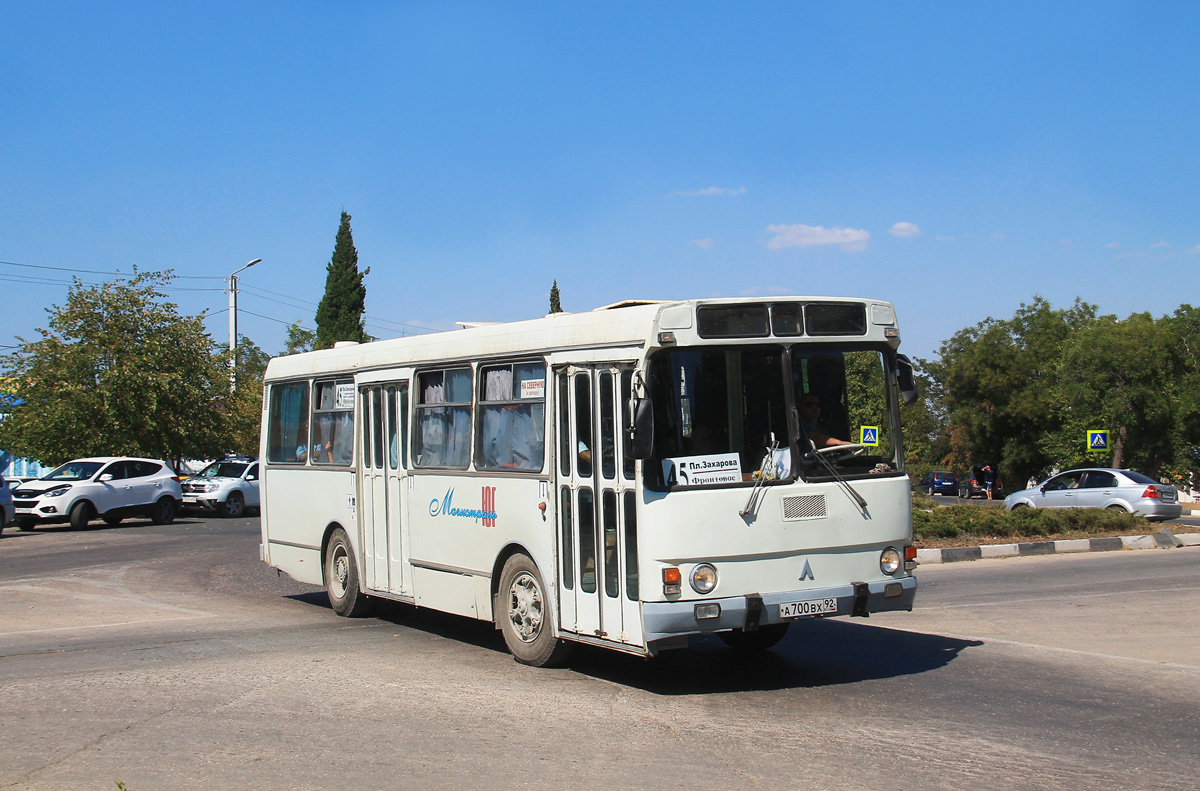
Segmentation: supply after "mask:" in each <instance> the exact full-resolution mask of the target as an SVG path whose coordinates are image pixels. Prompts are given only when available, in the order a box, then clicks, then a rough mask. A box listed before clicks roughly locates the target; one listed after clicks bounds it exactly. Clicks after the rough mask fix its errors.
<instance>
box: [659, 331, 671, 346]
mask: <svg viewBox="0 0 1200 791" xmlns="http://www.w3.org/2000/svg"><path fill="white" fill-rule="evenodd" d="M658 342H659V343H660V344H662V345H663V346H666V345H667V344H668V343H674V342H675V333H673V332H660V333H658Z"/></svg>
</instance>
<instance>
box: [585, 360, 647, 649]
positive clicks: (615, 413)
mask: <svg viewBox="0 0 1200 791" xmlns="http://www.w3.org/2000/svg"><path fill="white" fill-rule="evenodd" d="M631 379H632V368H631V367H629V366H613V367H608V368H605V369H601V370H597V371H596V373H595V380H596V390H595V404H596V411H595V415H596V418H595V425H596V431H597V433H598V435H599V441H598V443H597V447H598V450H599V453H600V460H599V463H598V464H597V465H596V481H597V483H596V488H597V491H598V492H599V502H598V503H597V505H598V506H599V507H598V511H597V514H598V516H599V526H600V547H601V557H600V569H601V573H602V581H601V585H600V589H601V599H600V602H601V605H600V606H601V613H600V620H601V623H602V624H603V626H604V631H605V632H607V633H608V634H607V637H608V639H610V640H617V641H619V642H622V643H625V644H630V645H641V644H642V616H641V604H640V603H639V601H638V595H637V594H638V591H637V530H636V516H637V512H636V496H635V485H634V476H633V466H632V464H630V463H629V462H628V461H626V459H625V458H624V455H623V451H624V447H623V445H624V443H623V442H622V441H621V439H622V436H623V434H622V431H623V430H624V429H625V428H626V425H625V424H626V423H628V420H629V418H628V407H627V404H628V401H629V396H630V386H631Z"/></svg>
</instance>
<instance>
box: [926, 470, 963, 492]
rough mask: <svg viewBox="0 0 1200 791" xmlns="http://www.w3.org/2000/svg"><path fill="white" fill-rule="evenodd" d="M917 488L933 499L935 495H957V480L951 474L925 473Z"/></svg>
mask: <svg viewBox="0 0 1200 791" xmlns="http://www.w3.org/2000/svg"><path fill="white" fill-rule="evenodd" d="M917 488H918V489H920V490H921V491H923V492H925V493H926V494H928V495H929V496H930V497H933V496H934V495H935V494H948V495H955V494H958V478H957V477H956V476H955V475H954V473H952V472H944V471H943V472H927V473H925V477H924V478H922V479H921V482H920V483H918V484H917Z"/></svg>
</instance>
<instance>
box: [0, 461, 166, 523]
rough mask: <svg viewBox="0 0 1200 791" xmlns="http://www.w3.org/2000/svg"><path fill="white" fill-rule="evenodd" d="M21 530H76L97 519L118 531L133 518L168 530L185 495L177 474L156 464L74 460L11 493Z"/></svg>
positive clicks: (163, 465) (157, 462) (155, 462)
mask: <svg viewBox="0 0 1200 791" xmlns="http://www.w3.org/2000/svg"><path fill="white" fill-rule="evenodd" d="M12 496H13V505H14V506H15V508H14V510H15V511H16V521H17V527H19V528H21V529H22V530H32V529H33V528H34V527H35V526H36V525H38V524H39V523H43V522H67V521H70V523H71V527H73V528H75V529H76V530H79V529H82V528H84V527H86V526H87V524H88V522H90V521H91V520H93V519H95V518H96V517H99V518H101V519H103V520H104V522H105V523H106V524H109V525H116V524H119V523H120V522H121V520H122V519H125V518H127V517H132V516H144V517H148V518H149V519H150V521H152V522H154V524H156V525H162V524H169V523H171V522H173V521H174V520H175V515H176V514H177V513H179V503H180V501H181V500H182V499H183V494H182V492H181V491H180V489H179V478H178V477H177V476H176V475H175V473H174V471H173V470H171V469H170V468H169V467H167V466H166V464H164V463H163V462H162V461H160V460H157V459H138V458H130V457H126V456H96V457H93V458H88V459H75V460H74V461H69V462H67V463H66V464H64V465H62V466H61V467H58V468H56V469H54V470H52V471H50V472H49V473H47V474H46V475H43V476H42V477H41V478H38V479H37V480H34V481H28V482H26V483H22V484H21V485H20V486H19V487H18V488H17V489H16V490H15V491H14V492H13V493H12Z"/></svg>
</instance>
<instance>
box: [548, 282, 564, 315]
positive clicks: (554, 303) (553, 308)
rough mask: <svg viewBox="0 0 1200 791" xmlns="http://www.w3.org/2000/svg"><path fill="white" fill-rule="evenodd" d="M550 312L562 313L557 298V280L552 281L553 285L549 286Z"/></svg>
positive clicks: (560, 303)
mask: <svg viewBox="0 0 1200 791" xmlns="http://www.w3.org/2000/svg"><path fill="white" fill-rule="evenodd" d="M550 312H551V313H562V312H563V309H562V302H561V301H560V300H559V298H558V281H557V280H555V281H554V285H553V286H551V287H550Z"/></svg>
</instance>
